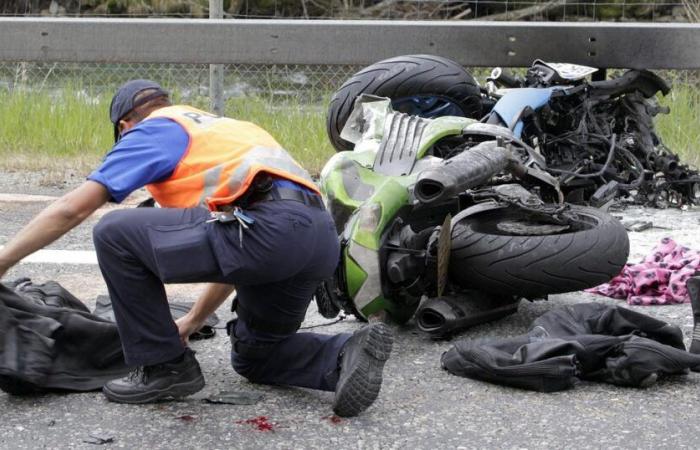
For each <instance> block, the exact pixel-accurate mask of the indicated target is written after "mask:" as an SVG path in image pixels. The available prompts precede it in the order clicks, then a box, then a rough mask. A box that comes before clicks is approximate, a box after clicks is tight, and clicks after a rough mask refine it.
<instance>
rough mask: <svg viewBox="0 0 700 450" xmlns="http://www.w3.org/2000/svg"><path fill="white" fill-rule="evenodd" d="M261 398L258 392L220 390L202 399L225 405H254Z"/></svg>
mask: <svg viewBox="0 0 700 450" xmlns="http://www.w3.org/2000/svg"><path fill="white" fill-rule="evenodd" d="M262 398H263V395H262V394H261V393H260V392H246V391H238V392H236V391H221V392H219V393H217V394H214V395H210V396H209V397H207V398H205V399H204V401H206V402H208V403H217V404H226V405H254V404H256V403H258V402H259V401H260V400H262Z"/></svg>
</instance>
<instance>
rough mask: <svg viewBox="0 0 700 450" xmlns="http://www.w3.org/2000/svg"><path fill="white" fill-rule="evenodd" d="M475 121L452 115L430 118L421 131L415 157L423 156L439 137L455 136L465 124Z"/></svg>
mask: <svg viewBox="0 0 700 450" xmlns="http://www.w3.org/2000/svg"><path fill="white" fill-rule="evenodd" d="M475 122H478V121H477V120H474V119H467V118H466V117H454V116H445V117H438V118H435V119H432V120H430V123H429V124H428V126H427V127H426V128H425V130H424V131H423V136H422V137H421V141H420V145H419V146H418V153H417V154H416V159H420V158H423V157H424V156H425V155H426V153H427V152H428V150H430V148H431V147H432V146H433V145H435V143H436V142H437V141H439V140H440V139H442V138H444V137H447V136H457V135H459V134H461V133H462V130H464V128H465V127H466V126H468V125H469V124H472V123H475Z"/></svg>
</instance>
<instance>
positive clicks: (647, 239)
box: [0, 174, 700, 449]
mask: <svg viewBox="0 0 700 450" xmlns="http://www.w3.org/2000/svg"><path fill="white" fill-rule="evenodd" d="M0 178H2V181H0V193H4V192H16V193H24V194H42V195H58V194H60V193H61V192H64V191H65V189H66V188H67V187H69V186H71V185H73V184H75V182H78V181H77V180H73V181H71V182H69V183H67V184H63V183H62V184H60V185H44V184H42V179H41V177H37V176H28V175H26V174H0ZM45 205H46V202H21V203H17V202H8V201H0V245H1V244H3V243H5V242H6V241H7V240H8V239H9V237H11V236H12V235H13V234H14V233H15V232H16V231H17V230H19V229H20V227H21V226H22V225H23V224H24V223H25V222H26V221H27V220H28V219H29V218H30V217H31V216H32V215H33V214H35V213H36V212H37V211H38V210H39V209H40V208H42V207H43V206H45ZM623 214H624V216H625V217H640V216H641V217H645V218H647V220H651V221H652V222H653V223H654V225H656V226H658V227H663V228H653V229H650V230H647V231H644V232H640V233H631V241H632V254H631V256H630V260H631V261H637V260H639V259H640V258H641V257H642V256H644V255H645V254H646V253H647V252H648V251H649V250H650V249H651V248H652V247H653V246H654V244H655V243H657V242H658V241H659V240H660V239H661V238H662V237H664V236H671V237H673V238H674V239H676V240H677V241H678V242H681V243H683V244H685V245H689V246H691V247H694V248H700V234H698V233H697V231H696V230H697V228H698V225H699V224H700V211H699V210H693V211H678V210H666V211H646V210H642V209H636V208H635V209H629V210H627V211H625V212H624V213H623ZM94 222H95V219H90V220H88V222H87V223H86V224H84V225H83V226H81V227H80V228H78V229H76V230H74V231H73V232H72V233H70V234H69V235H68V236H66V237H64V238H63V239H61V240H60V241H58V242H57V243H55V244H54V245H53V246H52V248H55V249H73V250H90V249H92V243H91V238H90V228H91V225H92V224H94ZM21 276H28V277H31V278H32V279H33V280H35V281H36V282H41V281H44V280H49V279H52V280H56V281H58V282H60V283H62V284H63V285H64V286H65V287H67V288H68V289H69V290H70V291H72V292H73V293H74V294H75V295H77V296H78V297H79V298H81V299H83V300H84V301H85V303H87V304H88V306H90V307H92V306H93V305H94V298H95V297H96V296H97V295H99V294H104V293H106V288H105V286H104V283H103V281H102V279H101V277H100V274H99V270H98V268H97V267H96V266H94V265H61V264H34V263H31V264H20V265H18V266H17V267H15V268H14V269H13V270H12V271H11V272H10V273H9V274H8V276H7V279H13V278H16V277H21ZM200 289H201V286H198V285H187V286H184V285H180V286H171V287H169V293H170V294H171V295H172V298H175V297H177V298H178V299H190V300H192V299H194V298H195V297H196V296H197V293H198V292H199V290H200ZM584 301H597V302H605V303H616V301H614V300H609V299H605V298H603V297H598V296H593V295H590V294H585V293H571V294H564V295H557V296H553V297H552V298H550V300H549V301H547V302H544V301H541V302H535V303H526V302H524V303H523V304H522V306H521V309H520V311H519V312H518V313H517V314H516V315H513V316H511V317H508V318H506V319H504V320H501V321H498V322H495V323H492V324H488V325H484V326H479V327H476V328H474V329H471V330H469V331H467V332H465V333H462V334H461V335H459V336H457V337H456V338H455V339H460V338H463V337H480V336H508V335H516V334H520V333H523V332H525V331H526V329H527V327H528V325H529V323H530V322H531V321H532V320H533V319H534V318H536V317H538V316H539V315H541V314H543V313H545V312H547V311H549V310H551V309H553V308H557V307H559V306H561V305H567V304H572V303H578V302H584ZM635 309H638V310H640V311H643V312H645V313H647V314H650V315H653V316H655V317H659V318H661V319H663V320H666V321H668V322H670V323H673V324H677V325H679V326H681V327H682V329H683V332H684V333H685V335H686V338H689V335H690V332H691V327H692V318H691V315H690V307H689V306H688V305H675V306H655V307H635ZM219 315H220V317H221V318H222V319H223V320H226V319H227V318H228V317H229V313H228V312H227V311H226V310H225V308H222V310H220V311H219ZM327 322H328V320H326V319H323V318H322V317H321V316H320V315H319V314H318V313H317V312H316V311H315V305H313V304H312V305H311V307H310V308H309V312H308V315H307V320H306V322H305V326H307V325H315V324H324V323H327ZM360 326H361V325H360V323H359V322H357V321H355V320H353V319H347V320H345V321H343V322H340V323H337V324H334V325H331V326H327V327H323V328H319V329H317V330H314V331H319V332H323V333H337V332H341V331H353V330H355V329H357V328H359V327H360ZM395 332H396V335H395V337H396V342H395V347H394V353H393V354H392V358H391V359H390V360H389V362H388V363H387V366H386V370H385V382H384V385H383V387H382V391H381V394H380V397H379V399H378V400H377V402H376V403H375V404H374V405H373V406H372V407H371V408H370V409H369V410H367V411H366V412H365V413H364V414H362V415H361V416H360V417H357V418H353V419H337V418H334V417H333V416H331V414H332V413H331V409H330V404H331V400H332V394H330V393H325V392H317V391H311V390H305V389H295V388H282V387H269V386H261V385H254V384H251V383H249V382H247V381H246V380H244V379H243V378H241V377H240V376H238V375H237V374H236V373H235V372H234V371H233V369H232V368H231V367H230V364H229V356H228V351H229V350H228V347H229V345H228V340H227V339H226V337H225V334H224V333H219V335H218V336H217V337H216V338H214V339H212V340H209V341H199V342H194V343H193V348H194V349H195V350H196V351H197V357H198V358H199V360H200V363H201V365H202V368H203V371H204V373H205V376H206V379H207V386H206V387H205V389H204V391H202V392H200V393H199V394H197V395H195V396H193V397H190V398H188V399H186V400H184V401H178V402H169V403H159V404H154V405H144V406H132V405H118V404H113V403H108V402H107V401H106V400H105V399H104V398H103V397H102V394H101V393H99V392H94V393H85V394H75V393H71V394H50V395H41V396H33V397H26V398H24V397H13V396H9V395H7V394H5V393H0V411H2V412H1V413H0V418H1V419H0V448H7V449H17V448H32V449H33V448H61V449H63V448H95V447H102V448H153V449H156V448H207V449H208V448H211V449H218V448H222V449H223V448H245V449H248V448H266V449H267V448H284V449H287V448H304V449H306V448H338V449H344V448H357V449H375V448H376V449H385V448H411V449H413V448H416V449H442V448H497V449H508V448H518V449H523V448H697V447H698V446H700V420H698V419H697V417H698V412H700V389H698V388H699V387H700V375H698V374H689V375H687V376H681V377H676V378H673V379H667V380H662V381H661V382H659V383H657V384H656V385H654V386H652V387H650V388H648V389H644V390H642V389H629V388H618V387H615V386H610V385H603V384H596V383H588V382H582V383H581V384H580V385H578V386H577V387H575V388H574V389H571V390H569V391H565V392H559V393H553V394H542V393H534V392H527V391H521V390H516V389H511V388H506V387H500V386H495V385H491V384H488V383H483V382H478V381H472V380H468V379H464V378H458V377H455V376H452V375H449V374H448V373H447V372H445V371H443V370H442V369H441V368H440V366H439V359H440V356H441V354H442V353H443V352H444V351H446V350H447V349H448V348H449V347H450V345H451V344H450V342H445V341H439V342H434V341H431V340H429V339H428V338H426V337H424V336H423V335H421V334H419V332H417V330H416V329H415V328H414V327H413V326H412V325H411V324H409V325H408V326H405V327H401V328H397V329H396V330H395ZM219 391H232V392H237V393H260V394H262V399H261V400H259V401H258V402H257V403H256V404H253V405H216V404H209V403H206V402H204V401H203V398H205V397H207V396H209V395H212V394H215V393H217V392H219ZM261 417H264V419H261ZM252 419H257V421H256V420H252ZM91 435H95V436H98V437H102V438H104V439H106V440H111V442H107V443H105V444H103V445H98V444H91V443H87V442H85V441H89V440H95V438H94V437H91Z"/></svg>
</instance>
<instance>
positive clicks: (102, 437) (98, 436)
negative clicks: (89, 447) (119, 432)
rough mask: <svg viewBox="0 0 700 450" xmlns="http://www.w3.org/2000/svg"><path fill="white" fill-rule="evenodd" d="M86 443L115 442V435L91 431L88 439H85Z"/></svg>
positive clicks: (102, 443) (101, 443)
mask: <svg viewBox="0 0 700 450" xmlns="http://www.w3.org/2000/svg"><path fill="white" fill-rule="evenodd" d="M83 442H85V443H86V444H95V445H104V444H111V443H112V442H114V436H112V435H109V434H103V433H90V434H89V435H88V438H87V439H83Z"/></svg>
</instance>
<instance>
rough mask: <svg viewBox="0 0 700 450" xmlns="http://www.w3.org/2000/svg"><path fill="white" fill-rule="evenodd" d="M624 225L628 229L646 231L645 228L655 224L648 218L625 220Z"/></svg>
mask: <svg viewBox="0 0 700 450" xmlns="http://www.w3.org/2000/svg"><path fill="white" fill-rule="evenodd" d="M622 226H624V227H625V229H626V230H627V231H644V230H648V229H650V228H651V227H653V226H654V224H652V223H651V222H650V221H648V220H636V219H632V220H623V221H622Z"/></svg>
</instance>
